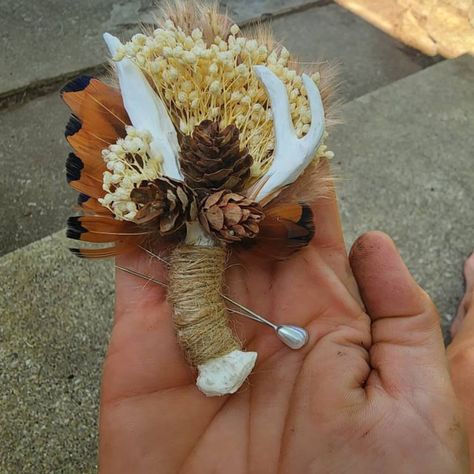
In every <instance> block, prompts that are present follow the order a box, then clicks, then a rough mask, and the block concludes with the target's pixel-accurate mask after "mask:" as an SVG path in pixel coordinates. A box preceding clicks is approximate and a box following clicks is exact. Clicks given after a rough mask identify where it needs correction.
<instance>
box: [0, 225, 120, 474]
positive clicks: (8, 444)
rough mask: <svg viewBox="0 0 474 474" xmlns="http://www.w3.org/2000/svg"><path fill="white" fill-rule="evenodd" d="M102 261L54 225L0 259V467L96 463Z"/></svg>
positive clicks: (104, 319)
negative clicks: (73, 246)
mask: <svg viewBox="0 0 474 474" xmlns="http://www.w3.org/2000/svg"><path fill="white" fill-rule="evenodd" d="M111 265H112V263H111V262H95V263H93V264H92V265H91V262H84V261H81V260H79V259H77V258H74V257H72V255H71V254H70V252H69V251H68V250H67V249H66V243H65V238H64V239H63V238H62V235H58V234H56V235H54V236H52V237H47V238H46V239H44V240H41V241H38V242H35V243H34V244H32V245H31V246H29V247H26V248H24V249H20V250H18V251H16V252H13V253H10V254H9V255H7V256H4V257H3V258H2V259H1V260H0V287H1V288H2V291H0V387H1V389H0V432H1V436H0V472H1V473H2V474H22V473H28V474H33V473H35V474H43V473H55V474H56V473H71V474H78V473H81V474H82V473H84V474H86V473H92V472H96V468H95V465H96V452H97V400H98V393H99V381H100V374H101V363H102V358H103V355H104V351H105V347H106V344H107V336H108V330H109V327H110V325H111V321H112V319H111V317H112V307H113V282H112V273H113V269H112V268H111Z"/></svg>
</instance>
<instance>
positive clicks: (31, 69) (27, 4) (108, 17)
mask: <svg viewBox="0 0 474 474" xmlns="http://www.w3.org/2000/svg"><path fill="white" fill-rule="evenodd" d="M153 3H154V2H153V0H119V1H117V0H78V1H74V2H65V1H63V0H41V1H37V2H32V1H31V0H19V1H16V2H12V1H11V0H0V48H1V51H2V72H1V73H0V98H1V97H2V96H5V95H10V94H12V93H13V92H19V91H22V90H24V89H25V88H31V87H40V86H44V84H45V82H47V81H50V80H51V79H53V78H57V77H62V76H67V75H69V76H70V74H71V73H74V71H80V70H82V69H86V68H90V67H93V66H96V65H98V64H101V63H103V62H104V57H106V56H105V54H106V53H105V47H104V46H103V42H102V33H103V32H104V31H107V30H110V31H115V32H118V31H120V30H121V29H123V28H121V26H120V25H121V24H123V23H125V22H128V21H130V19H132V20H133V21H136V19H137V18H138V16H139V12H140V9H142V8H147V7H150V6H151V5H152V4H153Z"/></svg>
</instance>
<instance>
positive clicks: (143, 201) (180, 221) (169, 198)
mask: <svg viewBox="0 0 474 474" xmlns="http://www.w3.org/2000/svg"><path fill="white" fill-rule="evenodd" d="M130 197H131V199H132V201H133V202H134V203H135V204H137V208H138V212H137V214H136V216H135V219H134V221H135V222H136V223H137V224H153V225H155V224H157V225H158V230H159V232H160V234H161V235H169V234H172V233H174V232H176V231H177V230H179V229H180V228H181V227H182V226H183V225H184V224H185V223H186V222H187V221H191V220H195V219H196V217H197V204H196V196H195V194H194V192H193V191H192V190H191V189H190V188H188V187H187V186H186V185H185V184H184V183H182V182H181V181H176V180H174V179H170V178H167V177H165V176H162V177H161V178H157V179H155V180H153V181H142V182H141V183H140V185H139V186H138V188H135V189H134V190H133V191H132V192H131V193H130Z"/></svg>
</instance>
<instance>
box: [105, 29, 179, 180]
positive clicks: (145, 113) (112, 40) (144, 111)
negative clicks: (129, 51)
mask: <svg viewBox="0 0 474 474" xmlns="http://www.w3.org/2000/svg"><path fill="white" fill-rule="evenodd" d="M104 40H105V42H106V44H107V47H108V49H109V52H110V54H111V55H112V56H115V54H116V53H117V52H118V50H119V48H120V47H121V46H122V43H121V42H120V40H119V39H118V38H116V37H115V36H112V35H111V34H109V33H104ZM116 67H117V75H118V79H119V83H120V92H121V94H122V99H123V104H124V106H125V109H126V111H127V113H128V116H129V117H130V120H131V121H132V124H133V126H134V127H135V128H137V129H140V130H148V131H149V132H150V133H151V135H152V142H151V145H150V147H151V153H152V155H155V156H156V157H159V156H160V157H163V174H164V175H165V176H167V177H169V178H173V179H177V180H182V179H183V177H182V175H181V172H180V170H179V167H178V160H177V157H178V152H179V144H178V137H177V135H176V130H175V128H174V126H173V123H172V122H171V119H170V117H169V115H168V112H167V110H166V107H165V105H164V104H163V102H162V101H161V100H160V98H159V97H158V96H157V95H156V93H155V92H154V91H153V89H152V87H151V86H150V84H149V83H148V81H147V79H146V77H145V76H144V75H143V73H142V72H141V70H140V68H139V67H138V66H136V65H135V64H134V63H133V62H132V61H131V60H130V59H127V58H124V59H122V60H121V61H118V62H117V64H116Z"/></svg>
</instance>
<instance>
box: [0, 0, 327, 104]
mask: <svg viewBox="0 0 474 474" xmlns="http://www.w3.org/2000/svg"><path fill="white" fill-rule="evenodd" d="M324 2H325V3H327V1H326V0H324ZM163 3H165V2H164V0H158V1H156V0H130V1H123V0H122V1H119V2H117V1H116V0H95V1H93V2H92V1H87V0H82V1H78V2H66V3H64V2H63V1H61V0H43V1H41V2H31V1H29V0H18V1H17V2H15V3H14V5H12V2H11V1H10V0H0V31H1V35H0V41H1V43H0V44H1V45H2V74H1V75H0V103H2V102H3V103H4V104H5V103H12V102H15V101H23V100H24V98H25V96H26V97H31V96H35V95H36V96H37V95H39V94H40V93H41V92H44V91H45V90H46V91H48V90H53V89H52V88H54V87H56V86H57V84H58V83H61V82H63V81H65V80H66V79H67V78H70V77H71V76H73V75H75V74H77V73H78V72H79V71H83V70H87V71H102V70H103V68H104V65H105V62H106V61H105V58H106V49H105V46H104V44H103V41H102V33H103V32H104V31H110V32H114V33H116V34H119V35H120V36H123V37H124V38H126V37H127V36H128V35H129V34H130V33H131V32H132V31H135V30H137V23H138V22H145V23H151V22H152V21H153V14H154V13H156V10H157V7H156V5H157V4H158V5H160V4H163ZM220 3H221V5H222V7H223V8H224V9H227V10H228V11H229V13H230V14H232V15H233V17H234V18H235V20H236V21H239V22H240V23H249V22H255V21H257V20H259V19H262V18H268V17H272V16H273V15H278V14H281V13H283V12H286V11H288V10H294V9H296V10H299V9H301V8H303V7H305V6H308V5H309V6H311V5H312V4H318V3H321V2H318V1H315V0H245V1H242V0H222V1H221V2H220ZM52 52H53V53H52Z"/></svg>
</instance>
